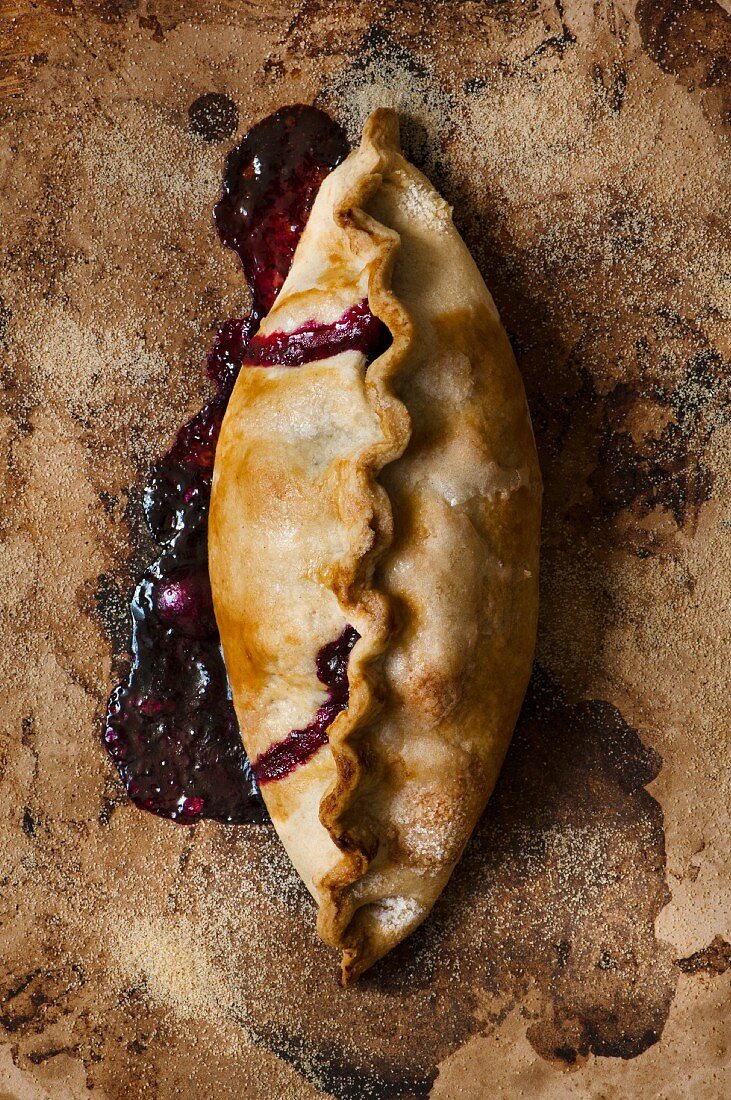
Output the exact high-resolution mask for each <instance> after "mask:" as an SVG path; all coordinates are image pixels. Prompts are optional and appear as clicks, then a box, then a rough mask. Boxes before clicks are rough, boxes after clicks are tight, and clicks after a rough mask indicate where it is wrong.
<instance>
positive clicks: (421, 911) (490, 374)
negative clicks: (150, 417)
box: [209, 110, 541, 982]
mask: <svg viewBox="0 0 731 1100" xmlns="http://www.w3.org/2000/svg"><path fill="white" fill-rule="evenodd" d="M540 495H541V484H540V475H539V471H538V464H537V458H536V452H535V445H534V441H533V434H532V430H531V426H530V419H529V416H528V410H527V407H526V402H525V396H524V392H523V387H522V383H521V380H520V376H519V373H518V370H517V367H516V364H515V361H514V358H513V355H512V352H511V350H510V345H509V342H508V339H507V336H506V335H505V332H504V330H503V328H502V325H501V323H500V319H499V317H498V314H497V310H496V308H495V305H494V303H493V301H492V298H491V296H490V294H489V292H488V290H487V288H486V287H485V284H484V282H483V280H482V278H481V276H480V274H479V272H478V270H477V267H476V266H475V264H474V262H473V260H472V259H471V257H470V255H469V252H468V250H467V248H466V246H465V244H464V243H463V241H462V239H461V238H460V236H459V234H458V233H457V231H456V229H455V228H454V225H453V223H452V219H451V212H450V210H449V207H448V206H447V205H446V203H445V202H444V200H443V199H442V198H441V197H440V196H439V195H438V194H437V193H436V192H435V191H434V189H433V188H432V187H431V185H430V183H429V182H428V180H427V179H426V178H425V177H424V176H423V175H422V174H421V173H420V172H419V171H417V169H415V168H414V167H413V166H412V165H410V164H409V163H408V162H407V161H406V160H405V159H404V158H403V157H402V155H401V153H400V150H399V140H398V124H397V119H396V116H395V115H394V114H393V113H392V112H390V111H384V110H379V111H376V112H375V113H374V114H373V115H371V117H370V118H369V119H368V122H367V123H366V126H365V129H364V133H363V138H362V142H361V145H360V147H359V148H358V149H356V150H355V151H354V152H353V153H351V155H350V156H349V157H348V158H347V159H346V160H345V161H344V162H343V163H342V164H341V165H340V166H339V167H338V168H336V169H335V171H333V172H332V174H331V175H329V176H328V177H327V178H326V179H325V181H324V182H323V183H322V186H321V187H320V190H319V193H318V195H317V198H316V200H315V203H314V206H313V209H312V213H311V215H310V218H309V221H308V223H307V225H306V228H305V230H304V233H303V235H302V237H301V239H300V242H299V244H298V246H297V250H296V252H295V255H294V260H293V263H292V267H291V269H290V271H289V274H288V276H287V278H286V280H285V282H284V285H283V286H282V289H281V291H280V292H279V295H278V297H277V298H276V301H275V303H274V305H273V307H272V308H271V310H270V312H269V314H268V315H267V316H266V317H265V318H264V320H263V322H262V324H261V327H260V329H259V331H258V333H257V335H256V336H254V337H253V339H252V340H251V342H250V344H249V346H248V349H247V351H246V355H245V359H244V365H243V368H242V370H241V372H240V374H239V377H238V380H237V382H236V385H235V388H234V391H233V394H232V396H231V399H230V402H229V405H228V409H227V412H226V415H225V418H224V421H223V426H222V428H221V434H220V438H219V441H218V446H217V450H216V459H215V469H214V477H213V488H212V497H211V514H210V525H209V568H210V577H211V584H212V589H213V598H214V607H215V613H216V619H217V622H218V627H219V630H220V635H221V642H222V646H223V653H224V657H225V661H226V666H227V669H228V674H229V678H230V681H231V688H232V693H233V700H234V705H235V708H236V713H237V716H238V720H239V724H240V727H241V730H242V735H243V740H244V744H245V747H246V751H247V753H248V755H249V757H250V759H251V762H252V768H253V772H254V775H255V776H256V778H257V780H258V782H259V786H260V789H261V792H262V795H263V797H264V800H265V802H266V805H267V808H268V810H269V813H270V815H271V818H272V821H273V823H274V826H275V828H276V830H277V832H278V833H279V836H280V837H281V839H282V841H283V843H284V845H285V847H286V849H287V852H288V853H289V856H290V858H291V860H292V862H293V864H294V866H295V867H296V868H297V871H298V872H299V874H300V875H301V877H302V879H303V880H304V882H305V883H306V885H307V887H308V889H309V890H310V892H311V893H312V895H313V897H314V899H315V901H316V902H317V905H318V909H319V912H318V930H319V932H320V935H321V936H322V938H323V939H324V940H325V941H326V942H327V943H329V944H331V945H332V946H333V947H335V948H338V949H340V950H341V951H342V958H343V971H342V972H343V979H344V981H346V982H350V981H353V980H355V979H356V978H357V977H358V975H359V974H361V973H362V972H363V971H364V970H365V969H366V968H367V967H369V966H370V965H371V964H372V963H374V962H375V961H376V960H377V959H379V958H380V957H381V956H383V955H384V954H385V953H386V952H388V951H389V950H390V949H391V948H392V947H394V946H395V945H396V944H397V943H399V942H400V941H401V940H402V939H404V937H405V936H407V935H408V934H409V933H410V932H412V931H413V930H414V929H415V928H416V927H417V926H418V925H419V924H420V923H421V922H422V921H423V920H424V919H425V917H426V916H427V915H428V914H429V912H430V910H431V908H432V906H433V905H434V902H435V901H436V899H437V897H438V896H439V894H440V892H441V891H442V889H443V888H444V886H445V884H446V882H447V880H448V879H449V876H450V874H451V872H452V870H453V868H454V866H455V863H456V862H457V860H458V859H459V857H460V855H461V853H462V850H463V848H464V846H465V844H466V842H467V840H468V839H469V837H470V834H471V832H472V830H473V828H474V825H475V823H476V821H477V819H478V817H479V816H480V814H481V812H482V810H483V808H484V806H485V803H486V801H487V799H488V797H489V795H490V793H491V791H492V789H493V786H494V784H495V780H496V778H497V775H498V772H499V769H500V766H501V763H502V760H503V757H504V754H505V751H506V749H507V745H508V742H509V739H510V736H511V733H512V730H513V726H514V724H515V721H516V718H517V714H518V711H519V708H520V705H521V702H522V699H523V695H524V692H525V689H526V686H527V682H528V677H529V674H530V667H531V661H532V655H533V647H534V641H535V630H536V617H537V601H538V541H539V522H540Z"/></svg>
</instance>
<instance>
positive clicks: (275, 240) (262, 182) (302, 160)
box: [214, 106, 348, 321]
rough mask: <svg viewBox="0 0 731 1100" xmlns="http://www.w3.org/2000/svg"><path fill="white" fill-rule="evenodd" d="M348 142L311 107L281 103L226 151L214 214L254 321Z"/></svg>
mask: <svg viewBox="0 0 731 1100" xmlns="http://www.w3.org/2000/svg"><path fill="white" fill-rule="evenodd" d="M347 153H348V144H347V139H346V137H345V135H344V134H343V131H342V130H341V129H340V127H339V126H337V125H336V124H335V123H334V122H333V121H332V119H330V118H328V116H327V115H326V114H324V113H323V112H322V111H317V110H315V108H314V107H303V106H296V107H284V108H282V110H281V111H276V112H275V114H273V115H270V116H269V118H265V119H264V121H263V122H260V123H258V124H257V125H256V126H254V127H253V128H252V129H251V130H249V132H248V134H247V135H246V137H245V138H244V140H243V141H242V142H241V144H240V145H238V146H237V147H236V148H235V149H234V150H233V152H231V153H230V154H229V156H228V160H227V161H226V170H225V173H224V178H223V195H222V196H221V198H220V200H219V202H218V204H217V206H216V209H215V211H214V217H215V219H216V225H217V227H218V233H219V236H220V238H221V240H222V241H223V243H224V244H225V245H227V246H228V247H229V248H233V250H234V252H236V254H237V255H238V257H239V259H240V260H241V264H242V266H243V269H244V273H245V274H246V279H247V281H248V284H249V287H250V288H251V293H252V296H253V307H252V313H253V316H254V317H255V318H256V320H257V321H261V319H262V317H264V316H265V315H266V314H267V313H268V312H269V310H270V309H271V308H272V305H273V304H274V299H275V298H276V296H277V294H278V293H279V291H280V289H281V287H282V283H283V282H284V280H285V279H286V277H287V274H288V272H289V269H290V267H291V266H292V257H293V256H294V251H295V248H296V247H297V242H298V241H299V238H300V235H301V233H302V230H303V228H304V224H305V222H306V221H307V216H308V214H309V212H310V210H311V209H312V204H313V202H314V201H315V196H316V195H317V192H318V191H319V189H320V184H321V183H322V181H323V180H324V179H325V177H326V176H327V175H328V174H329V173H330V172H331V171H332V169H333V168H334V167H335V166H336V165H337V164H340V162H341V160H344V158H345V157H346V155H347Z"/></svg>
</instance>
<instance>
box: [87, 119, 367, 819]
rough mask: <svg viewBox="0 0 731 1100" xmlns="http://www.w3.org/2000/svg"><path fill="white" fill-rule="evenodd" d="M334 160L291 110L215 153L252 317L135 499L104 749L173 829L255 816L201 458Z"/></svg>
mask: <svg viewBox="0 0 731 1100" xmlns="http://www.w3.org/2000/svg"><path fill="white" fill-rule="evenodd" d="M347 152H348V147H347V141H346V139H345V136H344V134H343V132H342V131H341V129H340V128H339V127H338V126H337V125H336V124H335V123H334V122H333V121H332V120H331V119H330V118H329V117H328V116H327V115H326V114H324V113H323V112H322V111H318V110H316V109H315V108H313V107H306V106H295V107H288V108H284V109H282V110H281V111H277V112H276V113H275V114H273V115H270V116H269V118H266V119H264V120H263V121H262V122H260V123H258V125H256V126H254V127H253V129H251V130H250V131H249V133H248V134H247V135H246V137H245V138H244V139H243V141H242V142H241V144H240V145H239V146H238V147H237V148H236V149H234V151H233V152H232V153H231V154H230V155H229V157H228V160H227V162H226V169H225V173H224V181H223V195H222V197H221V199H220V201H219V203H218V204H217V206H216V209H215V219H216V225H217V228H218V232H219V235H220V237H221V240H222V242H223V243H224V244H225V245H226V246H228V247H229V248H232V249H233V250H234V251H235V252H236V253H237V255H238V256H239V259H240V260H241V264H242V267H243V269H244V273H245V276H246V279H247V281H248V283H249V287H250V289H251V294H252V311H251V314H250V315H249V317H247V318H243V319H238V320H231V321H227V322H225V323H224V324H223V325H222V326H221V328H220V330H219V333H218V336H217V338H216V341H215V343H214V345H213V348H212V350H211V352H210V354H209V356H208V361H207V373H208V375H209V377H210V378H211V379H212V380H213V381H214V382H215V384H216V387H217V392H216V394H215V396H214V397H213V398H212V400H211V401H210V402H209V403H208V404H207V405H206V406H205V407H204V408H203V409H201V411H200V412H199V413H197V414H196V416H194V417H193V419H192V420H190V421H189V422H188V423H187V424H186V425H185V426H184V427H183V428H181V430H180V431H179V432H178V435H177V438H176V440H175V442H174V444H173V446H172V448H171V449H170V451H169V452H168V453H167V454H166V455H165V457H164V458H163V459H162V461H161V462H159V463H158V464H157V466H156V467H155V468H154V469H153V471H152V476H151V479H150V483H149V485H148V486H147V488H146V491H145V515H146V517H147V522H148V525H149V527H150V531H151V532H152V535H153V537H154V539H155V541H156V542H157V543H158V544H159V545H160V547H161V548H162V552H161V554H160V557H159V558H158V559H157V561H156V562H154V564H153V565H151V566H150V567H149V569H147V570H146V571H145V573H144V575H143V576H142V578H141V580H140V582H139V584H138V586H137V589H136V591H135V595H134V598H133V600H132V604H131V613H132V642H131V653H132V661H131V668H130V673H129V676H128V678H127V680H126V681H125V683H123V684H120V685H119V687H117V688H116V689H115V691H114V692H113V693H112V696H111V698H110V700H109V706H108V711H107V721H106V728H105V731H104V741H105V745H106V748H107V751H108V752H109V754H110V756H111V757H112V759H113V760H114V762H115V764H116V766H117V768H118V770H119V773H120V776H121V777H122V780H123V782H124V784H125V786H126V788H127V791H128V793H129V796H130V798H131V799H132V800H133V801H134V802H135V803H136V804H137V805H138V806H140V807H142V808H144V809H146V810H149V811H151V812H152V813H156V814H159V815H160V816H162V817H168V818H171V819H172V820H174V821H178V822H181V823H184V824H189V823H191V822H194V821H197V820H199V819H200V818H203V817H209V818H213V819H215V820H217V821H225V822H230V823H242V822H262V821H265V820H266V819H267V814H266V810H265V809H264V805H263V803H262V800H261V797H260V795H259V793H258V790H257V787H256V782H255V780H254V777H253V775H252V772H251V768H250V765H249V762H248V760H247V758H246V755H245V753H244V749H243V746H242V743H241V737H240V735H239V730H238V725H237V722H236V716H235V713H234V708H233V704H232V702H231V694H230V690H229V685H228V679H227V676H226V669H225V666H224V663H223V656H222V654H221V644H220V639H219V636H218V630H217V628H216V621H215V618H214V614H213V603H212V599H211V588H210V583H209V580H208V547H207V539H208V507H209V501H210V492H211V478H212V474H213V460H214V455H215V450H216V442H217V440H218V433H219V431H220V428H221V422H222V420H223V414H224V412H225V410H226V405H227V403H228V399H229V397H230V395H231V391H232V389H233V386H234V382H235V381H236V376H237V374H238V371H239V369H240V367H241V364H242V362H243V359H244V354H245V351H246V347H247V345H248V343H249V341H250V340H251V338H252V336H253V335H254V334H255V332H256V329H257V327H258V325H259V322H260V321H261V318H262V317H263V316H264V315H265V314H266V313H267V312H268V311H269V309H270V308H271V306H272V304H273V302H274V299H275V298H276V296H277V294H278V292H279V290H280V288H281V286H282V283H283V282H284V279H285V278H286V275H287V272H288V271H289V268H290V265H291V263H292V257H293V256H294V252H295V248H296V247H297V242H298V240H299V238H300V236H301V234H302V230H303V228H304V225H305V223H306V221H307V217H308V215H309V212H310V210H311V208H312V204H313V202H314V200H315V196H316V195H317V192H318V190H319V188H320V184H321V183H322V181H323V180H324V179H325V177H326V176H327V175H328V173H329V172H331V171H332V169H333V168H335V167H336V165H338V164H339V163H340V162H341V161H342V160H343V159H344V157H345V156H346V155H347ZM366 327H367V326H366ZM325 648H327V647H325ZM318 662H319V659H318ZM319 671H320V670H319V664H318V674H319ZM346 686H347V676H346ZM338 690H341V689H338ZM346 702H347V700H346ZM341 709H342V708H341Z"/></svg>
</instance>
